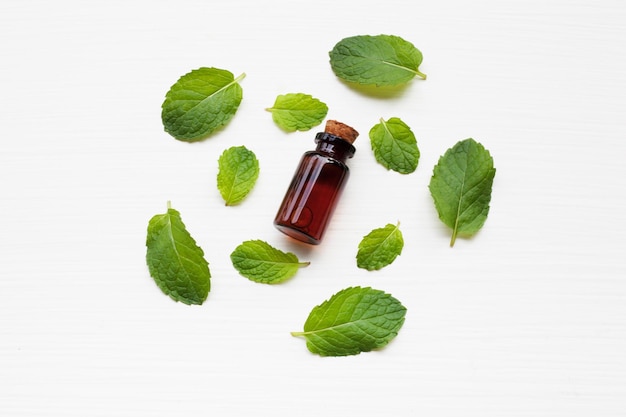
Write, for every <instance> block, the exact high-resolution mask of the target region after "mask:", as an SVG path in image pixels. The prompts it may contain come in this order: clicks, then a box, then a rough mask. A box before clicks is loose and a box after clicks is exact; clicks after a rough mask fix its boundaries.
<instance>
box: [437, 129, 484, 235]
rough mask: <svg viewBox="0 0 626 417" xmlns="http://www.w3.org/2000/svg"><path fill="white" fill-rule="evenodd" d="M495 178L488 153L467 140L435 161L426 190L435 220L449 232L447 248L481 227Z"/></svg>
mask: <svg viewBox="0 0 626 417" xmlns="http://www.w3.org/2000/svg"><path fill="white" fill-rule="evenodd" d="M495 175H496V169H495V168H494V166H493V158H492V157H491V155H490V154H489V151H488V150H486V149H485V148H484V147H483V145H481V144H480V143H478V142H476V141H475V140H474V139H471V138H469V139H465V140H462V141H460V142H458V143H457V144H456V145H454V146H453V147H452V148H450V149H448V150H447V151H446V153H445V154H444V155H443V156H442V157H441V158H439V162H438V163H437V165H436V166H435V168H434V170H433V176H432V177H431V179H430V184H429V189H430V193H431V194H432V196H433V199H434V200H435V207H436V208H437V213H438V214H439V218H440V219H441V221H442V222H443V223H445V224H446V225H447V226H448V227H450V228H451V229H452V238H451V240H450V246H454V242H455V241H456V238H457V236H472V235H474V234H475V233H476V232H478V231H479V230H480V229H481V228H482V226H483V224H484V223H485V220H487V214H488V213H489V202H490V201H491V188H492V185H493V179H494V177H495Z"/></svg>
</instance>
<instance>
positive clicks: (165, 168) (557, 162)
mask: <svg viewBox="0 0 626 417" xmlns="http://www.w3.org/2000/svg"><path fill="white" fill-rule="evenodd" d="M625 22H626V5H625V3H624V2H622V1H617V0H616V1H591V0H573V1H572V0H568V1H565V0H563V1H550V0H524V1H517V2H510V1H509V2H507V1H496V0H493V1H480V0H479V1H473V2H462V1H456V2H453V1H446V0H437V1H429V2H422V1H396V0H386V1H384V2H382V1H378V2H374V1H370V0H361V1H328V0H318V1H315V2H306V3H302V4H298V3H297V2H292V1H286V0H268V1H252V0H247V1H244V0H231V1H227V2H212V1H207V0H203V1H184V0H180V1H176V2H172V1H152V2H148V1H145V2H134V1H130V0H124V1H118V0H107V1H95V2H78V1H68V0H62V1H57V2H47V1H14V0H5V1H3V2H2V3H1V5H0V57H1V60H2V64H0V86H1V90H0V91H1V94H0V120H1V121H2V123H1V125H2V136H1V137H2V138H1V139H0V140H1V142H0V143H1V148H0V214H1V218H2V228H1V229H2V231H1V234H0V236H1V238H0V254H1V255H0V257H1V269H0V270H1V271H2V272H1V275H0V415H2V416H7V417H9V416H10V417H22V416H63V417H71V416H81V417H84V416H93V417H95V416H107V417H110V416H185V415H189V416H191V415H213V416H243V415H257V414H262V415H274V416H294V415H297V416H314V415H315V416H317V415H331V416H332V415H345V416H350V415H359V416H379V415H396V416H429V417H444V416H445V417H447V416H464V417H470V416H476V417H489V416H493V417H502V416H507V417H513V416H533V417H534V416H550V417H556V416H563V417H565V416H567V417H572V416H577V417H578V416H581V417H582V416H602V417H609V416H624V415H626V359H625V351H626V260H625V258H624V256H625V254H624V252H625V249H626V244H625V237H624V236H625V235H624V232H625V231H626V220H625V216H624V212H625V210H626V196H625V192H626V189H625V183H624V177H625V176H626V165H625V164H624V155H625V153H626V145H625V143H626V142H625V141H626V125H625V122H624V115H625V114H626V77H625V75H624V74H626V65H625V64H626V61H625V50H624V46H625V44H626V25H625ZM379 33H387V34H396V35H399V36H402V37H404V38H405V39H407V40H410V41H412V42H413V43H415V45H416V46H417V47H418V48H420V49H421V50H422V52H423V53H424V63H423V65H422V67H421V69H422V71H423V72H425V73H426V74H428V79H427V80H426V81H419V80H415V81H414V82H412V83H411V84H410V85H409V86H408V88H406V89H405V90H404V91H403V92H402V93H400V94H397V95H396V96H393V97H371V96H366V95H363V94H361V93H359V92H357V91H355V90H353V89H351V88H349V87H347V86H346V85H345V84H343V83H341V82H340V81H339V80H338V79H337V78H336V77H335V76H334V75H333V74H332V72H331V70H330V66H329V65H328V55H327V53H328V51H329V50H330V49H331V48H332V47H333V45H334V44H335V43H336V42H337V41H339V40H340V39H341V38H343V37H346V36H351V35H357V34H379ZM200 66H216V67H219V68H225V69H228V70H230V71H232V72H233V73H235V75H239V74H240V73H242V72H245V73H246V78H245V79H244V80H243V82H242V84H241V85H242V87H243V90H244V100H243V102H242V105H241V107H240V109H239V111H238V113H237V115H236V116H235V118H234V119H233V120H232V122H231V123H230V124H229V125H228V126H227V127H226V128H225V129H223V130H222V131H220V132H219V133H218V134H216V135H214V136H213V137H211V138H210V139H208V140H206V141H204V142H202V143H196V144H186V143H181V142H178V141H176V140H174V139H172V138H171V137H169V136H168V135H167V134H166V133H165V132H163V128H162V124H161V120H160V105H161V103H162V101H163V97H164V95H165V93H166V91H167V89H168V88H169V87H170V85H171V84H172V83H173V82H175V81H176V79H177V78H178V77H179V76H180V75H182V74H184V73H185V72H187V71H189V70H191V69H194V68H197V67H200ZM288 92H305V93H309V94H312V95H314V96H315V97H318V98H320V99H321V100H322V101H324V102H326V103H327V104H328V105H329V107H330V111H329V115H328V117H329V118H334V119H338V120H341V121H343V122H345V123H348V124H351V125H353V126H354V127H355V128H356V129H357V130H359V131H360V132H361V136H360V137H359V139H358V140H357V142H356V145H357V148H358V149H357V154H356V156H355V158H354V159H352V160H351V161H350V166H351V169H352V177H351V179H350V183H349V185H348V188H347V190H346V193H345V194H344V198H343V199H342V202H341V205H340V207H339V209H338V211H337V213H336V216H335V218H334V221H333V224H332V226H331V229H330V231H329V232H328V234H327V236H326V241H325V242H324V243H323V245H321V246H319V247H315V248H307V247H303V246H300V245H296V244H293V243H292V242H290V241H288V240H287V239H286V238H284V237H283V236H282V235H280V234H279V233H278V232H277V231H275V230H274V229H273V227H272V224H271V223H272V219H273V216H274V213H275V211H276V209H277V207H278V204H279V202H280V199H281V198H282V195H283V193H284V190H285V187H286V186H287V184H288V182H289V179H290V177H291V174H292V172H293V169H294V168H295V165H296V163H297V161H298V159H299V157H300V155H301V154H302V152H304V151H305V150H308V149H311V148H312V146H313V136H314V134H315V132H316V131H317V129H313V130H312V131H310V132H303V133H295V134H285V133H283V132H282V131H280V130H279V129H278V128H277V127H276V126H275V125H274V124H273V122H272V120H271V115H270V114H269V113H268V112H266V111H264V108H265V107H268V106H270V105H271V104H273V101H274V99H275V97H276V96H277V95H278V94H284V93H288ZM393 116H396V117H400V118H402V119H403V120H404V121H405V122H406V123H408V124H409V125H410V126H411V127H412V129H413V131H414V132H415V134H416V136H417V138H418V144H419V147H420V150H421V152H422V156H421V160H420V165H419V167H418V170H417V171H416V172H415V173H414V174H411V175H408V176H401V175H399V174H396V173H393V172H387V171H385V170H384V169H383V168H382V167H381V166H380V165H378V164H377V163H376V162H375V161H374V158H373V155H372V152H371V150H370V148H369V139H368V136H367V133H368V131H369V129H370V127H371V126H373V125H374V124H375V123H376V122H377V121H378V119H379V118H380V117H384V118H389V117H393ZM467 137H473V138H475V139H476V140H478V141H480V142H481V143H483V144H484V145H485V146H486V147H487V148H488V149H489V150H490V151H491V152H492V155H493V157H494V160H495V164H496V168H497V174H496V178H495V183H494V190H493V200H492V208H491V213H490V215H489V219H488V220H487V223H486V224H485V227H484V228H483V230H482V231H481V232H480V233H479V235H478V236H476V238H474V239H471V240H458V241H457V244H456V246H455V247H454V248H453V249H451V248H449V247H448V241H449V232H448V230H446V229H445V227H443V226H442V225H441V224H440V223H439V221H438V219H437V215H436V213H435V212H434V207H433V205H432V200H431V197H430V195H429V193H428V189H427V185H428V181H429V179H430V175H431V173H432V168H433V166H434V164H435V163H436V161H437V159H438V157H439V156H440V155H441V154H442V153H443V152H444V151H445V150H446V149H447V148H448V147H450V146H452V145H453V144H454V143H456V141H458V140H461V139H465V138H467ZM234 145H245V146H247V147H248V148H250V149H251V150H253V151H254V152H255V153H256V154H257V156H258V158H259V160H260V163H261V176H260V178H259V181H258V183H257V186H256V188H255V189H254V191H253V193H252V194H251V195H250V196H249V198H248V199H247V200H246V201H245V202H244V203H243V204H242V205H240V206H238V207H225V206H224V205H223V203H222V201H221V199H220V196H219V194H218V192H217V189H216V186H215V176H216V173H217V158H218V156H219V155H220V154H221V152H222V151H223V150H224V149H226V148H227V147H230V146H234ZM167 200H171V201H172V205H173V206H174V207H175V208H177V209H178V210H179V211H180V212H181V213H182V216H183V220H184V221H185V223H186V224H187V227H188V228H189V230H190V231H191V232H192V234H193V235H194V236H195V237H196V239H197V241H198V243H199V244H200V245H201V246H202V247H203V248H204V250H205V252H206V254H207V259H208V261H209V262H210V268H211V272H212V275H213V281H212V285H213V288H212V291H211V293H210V295H209V299H208V300H207V302H206V303H205V304H204V305H203V306H200V307H187V306H184V305H182V304H177V303H174V302H172V301H170V300H169V299H168V298H167V297H166V296H164V295H162V294H161V293H160V291H159V290H158V289H157V287H156V285H155V284H154V283H153V281H152V280H151V278H150V277H149V275H148V271H147V268H146V266H145V261H144V256H145V246H144V243H145V229H146V226H147V222H148V219H149V218H150V217H151V216H152V215H153V214H156V213H161V212H163V211H164V210H165V207H166V201H167ZM396 221H400V222H401V228H402V231H403V233H404V236H405V248H404V252H403V254H402V256H401V257H399V258H398V259H397V260H396V262H395V263H394V264H392V265H391V266H389V267H387V268H385V269H384V270H382V271H378V272H376V273H369V272H366V271H363V270H360V269H358V268H357V267H356V265H355V260H354V256H355V254H356V248H357V245H358V242H359V241H360V239H361V237H362V236H363V235H364V234H366V233H367V232H369V231H370V230H371V229H373V228H375V227H382V226H384V225H385V224H386V223H395V222H396ZM248 239H263V240H266V241H268V242H269V243H271V244H273V245H275V246H277V247H280V248H282V249H284V250H290V251H293V252H295V253H296V254H297V255H298V256H299V257H300V258H302V259H304V260H309V261H311V266H310V267H308V268H306V269H303V270H301V271H300V272H299V273H298V275H297V276H296V277H295V278H294V279H293V280H291V281H290V282H288V283H286V284H284V285H281V286H272V287H270V286H264V285H260V284H254V283H252V282H250V281H248V280H246V279H244V278H243V277H241V276H239V275H238V274H237V273H236V271H235V270H234V269H233V267H232V265H231V263H230V260H229V254H230V252H231V251H232V250H233V249H234V248H235V247H236V246H237V245H238V244H239V243H241V242H242V241H244V240H248ZM352 285H363V286H366V285H368V286H373V287H375V288H379V289H382V290H385V291H388V292H390V293H392V294H393V295H394V296H396V297H397V298H398V299H400V300H401V301H402V302H403V304H404V305H405V306H406V307H407V308H408V314H407V318H406V323H405V325H404V327H403V328H402V330H401V332H400V334H399V336H398V337H397V338H396V339H395V340H394V341H393V343H391V344H390V345H389V346H387V347H386V348H385V349H383V350H381V351H379V352H375V353H368V354H362V355H359V356H355V357H348V358H319V357H317V356H314V355H312V354H310V353H309V352H308V351H307V350H306V348H305V344H304V341H303V340H300V339H296V338H292V337H291V336H290V334H289V332H290V331H292V330H299V329H301V328H302V325H303V323H304V320H305V319H306V316H307V315H308V313H309V311H310V309H311V308H312V307H313V306H314V305H316V304H319V303H320V302H321V301H323V300H325V299H326V298H328V297H329V296H330V295H332V294H333V293H334V292H336V291H338V290H340V289H342V288H345V287H348V286H352Z"/></svg>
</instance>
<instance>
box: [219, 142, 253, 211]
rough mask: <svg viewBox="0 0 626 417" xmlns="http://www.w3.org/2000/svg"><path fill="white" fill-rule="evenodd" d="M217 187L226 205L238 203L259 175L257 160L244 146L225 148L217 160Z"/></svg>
mask: <svg viewBox="0 0 626 417" xmlns="http://www.w3.org/2000/svg"><path fill="white" fill-rule="evenodd" d="M218 166H219V171H218V173H217V188H218V190H219V192H220V194H221V195H222V198H223V199H224V201H225V202H226V205H227V206H232V205H235V204H238V203H240V202H241V201H242V200H243V199H244V198H245V197H246V196H247V195H248V193H250V191H252V188H254V184H255V183H256V180H257V178H258V177H259V161H258V160H257V158H256V155H255V154H254V152H252V151H250V150H248V149H247V148H246V147H245V146H233V147H231V148H228V149H226V150H225V151H224V152H223V153H222V155H221V156H220V158H219V160H218Z"/></svg>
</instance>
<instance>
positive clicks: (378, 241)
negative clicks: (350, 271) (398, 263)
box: [356, 223, 404, 271]
mask: <svg viewBox="0 0 626 417" xmlns="http://www.w3.org/2000/svg"><path fill="white" fill-rule="evenodd" d="M403 247H404V239H403V238H402V232H401V231H400V223H398V224H396V225H393V224H388V225H386V226H385V227H382V228H379V229H374V230H372V231H371V232H370V233H369V234H367V235H366V236H364V237H363V240H361V243H359V250H358V252H357V255H356V261H357V266H358V267H359V268H363V269H367V270H368V271H374V270H378V269H381V268H384V267H385V266H387V265H389V264H391V263H392V262H393V261H394V260H395V259H396V257H397V256H398V255H400V254H401V253H402V248H403Z"/></svg>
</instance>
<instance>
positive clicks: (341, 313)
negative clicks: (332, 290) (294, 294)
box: [291, 287, 406, 356]
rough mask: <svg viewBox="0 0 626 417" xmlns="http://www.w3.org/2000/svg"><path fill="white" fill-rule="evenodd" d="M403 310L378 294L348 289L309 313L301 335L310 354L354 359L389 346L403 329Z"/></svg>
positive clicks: (371, 290) (369, 290) (296, 333)
mask: <svg viewBox="0 0 626 417" xmlns="http://www.w3.org/2000/svg"><path fill="white" fill-rule="evenodd" d="M405 315H406V308H405V307H404V306H403V305H402V304H401V303H400V301H398V300H396V299H395V298H393V297H392V296H391V295H389V294H386V293H384V292H383V291H380V290H375V289H372V288H369V287H366V288H361V287H350V288H346V289H344V290H341V291H339V292H338V293H336V294H335V295H333V296H332V297H331V298H330V299H328V300H326V301H324V302H323V303H322V304H320V305H318V306H316V307H314V308H313V310H311V313H310V314H309V317H308V318H307V320H306V322H305V323H304V331H302V332H292V333H291V334H292V336H302V337H304V338H306V345H307V348H308V349H309V351H311V352H312V353H316V354H318V355H320V356H347V355H357V354H359V353H361V352H369V351H371V350H374V349H379V348H382V347H383V346H385V345H386V344H387V343H389V342H390V341H391V340H392V339H393V338H394V337H396V335H397V334H398V331H399V330H400V328H401V327H402V324H403V323H404V316H405Z"/></svg>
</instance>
